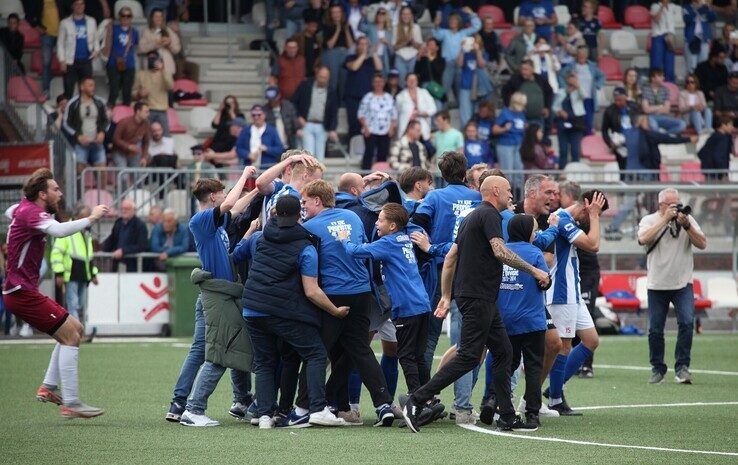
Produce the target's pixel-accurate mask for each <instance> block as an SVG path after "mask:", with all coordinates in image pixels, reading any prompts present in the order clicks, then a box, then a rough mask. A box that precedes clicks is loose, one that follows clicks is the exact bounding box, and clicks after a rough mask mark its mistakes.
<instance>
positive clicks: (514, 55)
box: [505, 19, 538, 73]
mask: <svg viewBox="0 0 738 465" xmlns="http://www.w3.org/2000/svg"><path fill="white" fill-rule="evenodd" d="M537 38H538V36H537V35H536V24H535V23H534V22H533V20H532V19H526V20H525V21H523V30H522V32H521V33H520V34H518V35H516V36H515V38H513V40H512V41H510V45H508V46H507V50H506V51H505V61H506V62H507V67H508V68H510V72H512V73H517V72H518V71H519V70H520V65H522V64H523V61H524V60H525V59H526V57H527V56H528V54H529V53H530V52H532V51H533V48H534V47H535V44H536V40H537Z"/></svg>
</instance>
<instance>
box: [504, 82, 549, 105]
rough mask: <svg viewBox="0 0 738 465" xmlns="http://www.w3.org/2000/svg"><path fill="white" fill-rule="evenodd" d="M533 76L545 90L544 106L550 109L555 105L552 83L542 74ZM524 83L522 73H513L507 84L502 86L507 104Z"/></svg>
mask: <svg viewBox="0 0 738 465" xmlns="http://www.w3.org/2000/svg"><path fill="white" fill-rule="evenodd" d="M533 78H534V80H535V81H536V82H537V83H538V85H539V86H541V89H542V90H543V107H544V108H548V109H549V110H550V109H551V105H553V90H552V89H551V85H550V84H549V83H548V81H547V80H546V79H544V78H543V76H541V75H540V74H534V75H533ZM522 84H523V76H522V75H521V74H520V73H516V74H513V75H512V76H511V77H510V80H509V81H507V83H505V86H504V87H503V88H502V99H503V101H504V102H505V106H508V105H510V97H511V96H512V94H514V93H515V92H517V91H518V90H519V89H520V86H521V85H522Z"/></svg>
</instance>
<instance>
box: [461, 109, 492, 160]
mask: <svg viewBox="0 0 738 465" xmlns="http://www.w3.org/2000/svg"><path fill="white" fill-rule="evenodd" d="M464 156H465V157H466V166H467V168H469V169H471V168H472V167H473V166H475V165H479V164H482V165H484V166H485V168H486V167H491V166H492V162H493V160H492V153H491V152H490V150H489V141H487V140H485V139H480V138H479V132H478V131H477V123H475V122H473V121H469V122H468V123H466V126H465V127H464Z"/></svg>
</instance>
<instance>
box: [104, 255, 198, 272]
mask: <svg viewBox="0 0 738 465" xmlns="http://www.w3.org/2000/svg"><path fill="white" fill-rule="evenodd" d="M159 255H160V254H158V253H156V252H139V253H134V254H128V255H123V257H122V258H121V259H120V260H118V261H124V260H129V259H135V260H136V269H135V270H129V269H123V268H124V267H125V264H123V263H120V264H119V266H118V269H117V270H116V269H114V266H113V263H114V262H115V260H116V258H115V257H114V256H113V252H99V251H98V252H95V254H94V259H95V260H96V261H97V267H98V269H99V270H100V271H103V272H112V273H116V272H117V273H142V272H144V271H147V270H146V269H145V265H146V263H145V261H146V260H156V259H158V258H159ZM177 257H192V258H197V254H196V253H195V252H185V253H183V254H181V255H177Z"/></svg>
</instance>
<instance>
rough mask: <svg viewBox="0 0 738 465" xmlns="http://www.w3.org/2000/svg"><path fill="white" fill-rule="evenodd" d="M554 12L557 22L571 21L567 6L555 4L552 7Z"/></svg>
mask: <svg viewBox="0 0 738 465" xmlns="http://www.w3.org/2000/svg"><path fill="white" fill-rule="evenodd" d="M554 12H556V17H557V18H558V20H559V24H569V23H570V22H571V13H570V12H569V7H568V6H566V5H556V6H555V7H554Z"/></svg>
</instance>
